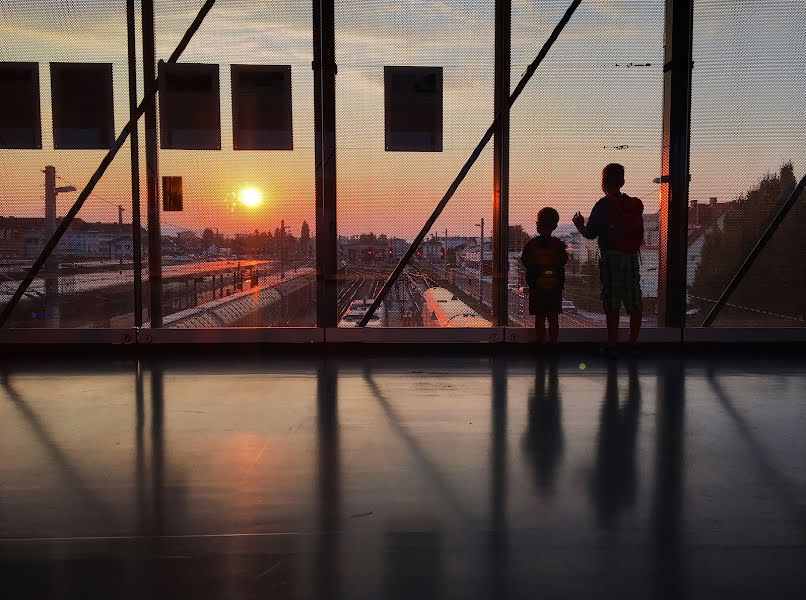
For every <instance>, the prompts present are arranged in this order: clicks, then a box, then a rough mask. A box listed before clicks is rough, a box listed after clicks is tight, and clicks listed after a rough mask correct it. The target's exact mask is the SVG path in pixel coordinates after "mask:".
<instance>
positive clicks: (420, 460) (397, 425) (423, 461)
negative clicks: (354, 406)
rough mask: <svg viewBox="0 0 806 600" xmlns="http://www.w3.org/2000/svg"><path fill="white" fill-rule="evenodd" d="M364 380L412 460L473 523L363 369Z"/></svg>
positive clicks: (448, 485) (464, 517)
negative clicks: (408, 451)
mask: <svg viewBox="0 0 806 600" xmlns="http://www.w3.org/2000/svg"><path fill="white" fill-rule="evenodd" d="M364 380H365V381H366V383H367V385H368V386H369V388H370V390H371V391H372V393H373V395H374V396H375V399H376V400H377V401H378V404H380V405H381V408H382V409H383V412H384V414H385V415H386V418H387V419H388V420H389V424H390V426H391V427H392V430H394V432H395V433H397V435H398V436H400V438H401V439H402V440H403V441H404V442H405V444H406V446H408V448H409V450H410V451H411V454H412V456H413V457H414V460H415V461H416V462H417V464H418V465H419V466H420V467H421V468H422V470H423V472H424V473H425V475H426V476H427V477H428V479H429V480H430V481H431V483H433V484H434V487H435V488H436V489H437V491H438V492H439V493H440V494H441V495H442V496H443V497H444V498H445V500H446V501H447V502H448V504H449V505H450V506H451V508H453V510H454V511H455V512H456V513H457V514H458V515H459V516H461V517H462V519H463V520H464V521H466V522H468V523H473V524H475V522H476V519H475V518H473V516H472V515H471V514H470V513H469V512H468V510H467V509H466V508H465V507H464V505H463V504H462V501H461V500H460V499H459V496H458V495H457V494H456V492H454V490H453V488H451V486H450V484H449V483H448V482H447V480H446V479H445V477H443V476H442V474H441V473H440V472H439V470H438V469H437V467H436V466H435V465H434V463H433V461H432V460H431V459H430V458H429V457H428V455H427V454H426V452H425V451H424V450H423V449H422V448H421V447H420V445H419V443H418V442H417V440H416V439H415V437H414V436H413V435H412V434H411V432H410V431H409V430H408V429H407V428H406V427H405V425H403V423H402V422H401V420H400V417H398V415H397V413H395V410H394V409H393V408H392V405H391V403H390V402H389V400H387V399H386V396H384V394H383V392H382V391H381V390H380V388H379V387H378V384H377V383H375V381H374V380H373V378H372V374H371V373H370V372H369V371H368V370H365V371H364Z"/></svg>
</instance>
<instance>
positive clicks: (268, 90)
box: [232, 65, 294, 150]
mask: <svg viewBox="0 0 806 600" xmlns="http://www.w3.org/2000/svg"><path fill="white" fill-rule="evenodd" d="M232 128H233V129H232V142H233V147H234V148H235V150H293V149H294V138H293V130H292V119H291V66H290V65H232Z"/></svg>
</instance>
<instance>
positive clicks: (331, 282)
mask: <svg viewBox="0 0 806 600" xmlns="http://www.w3.org/2000/svg"><path fill="white" fill-rule="evenodd" d="M312 2H313V23H312V42H313V57H314V61H313V63H312V68H313V70H314V74H315V76H314V130H315V138H316V139H315V142H316V147H315V165H314V168H315V174H316V233H317V249H316V255H317V267H318V269H317V320H316V322H317V326H316V327H299V328H275V327H266V328H221V329H192V330H191V329H170V328H159V327H155V328H153V329H152V328H146V329H140V328H138V327H134V328H123V329H24V328H17V329H2V330H0V344H3V345H6V344H11V345H13V344H43V343H49V344H143V345H147V344H181V343H233V342H234V343H269V344H272V343H277V344H306V343H307V344H310V343H333V344H340V343H343V344H354V343H372V344H377V343H384V344H386V343H388V344H409V343H418V344H419V343H428V344H431V343H437V344H438V343H469V344H515V345H518V344H525V343H527V344H528V343H530V342H532V341H533V340H534V329H532V328H523V327H509V326H507V318H508V315H507V307H508V303H507V292H508V290H507V269H508V248H507V233H508V227H509V219H508V192H509V173H508V169H509V130H510V124H509V114H508V110H507V109H508V100H509V97H510V89H509V88H510V81H509V77H510V61H511V34H510V19H511V0H496V2H495V21H496V23H495V25H496V26H495V31H496V38H495V90H494V94H495V96H494V98H495V112H496V114H498V112H502V113H503V116H502V119H501V121H500V122H499V123H498V125H497V127H496V130H495V132H494V138H493V144H494V165H493V168H494V186H493V213H494V220H493V226H494V229H493V238H494V240H493V247H494V265H495V266H494V270H495V273H494V285H495V286H496V287H495V290H496V293H495V294H494V298H493V302H494V304H495V306H494V318H495V326H494V327H492V328H489V329H436V328H384V329H373V328H361V329H343V328H338V327H336V323H337V314H336V311H337V306H336V305H337V302H336V298H337V268H338V262H337V261H338V235H337V229H336V202H337V198H336V174H337V173H336V143H335V132H336V111H335V101H336V94H335V78H336V73H337V68H336V63H335V1H334V0H312ZM212 3H213V2H211V1H209V0H208V3H207V4H208V5H212ZM129 4H131V5H133V0H129V2H127V5H129ZM142 4H143V69H144V72H145V73H146V81H149V82H153V81H155V77H149V76H148V75H149V73H151V74H153V75H155V73H154V71H155V70H156V61H155V41H154V29H153V26H154V25H153V18H154V15H153V4H154V2H153V0H143V3H142ZM127 8H128V6H127ZM207 8H208V9H209V6H208V7H207ZM127 16H129V15H127ZM665 18H666V21H665V42H666V45H665V59H666V64H665V69H664V71H665V77H664V104H663V115H662V116H663V152H662V157H661V168H662V170H661V173H662V178H661V201H662V202H661V240H662V242H661V244H662V256H661V259H662V260H661V261H660V273H659V294H658V295H659V323H660V325H661V326H660V327H658V328H653V329H645V330H644V331H643V332H642V340H643V341H644V342H646V343H648V344H671V343H679V342H681V341H683V342H692V343H703V342H706V343H707V342H716V343H741V342H760V343H764V342H781V341H783V342H806V329H796V328H792V329H789V328H786V329H783V328H711V329H687V328H686V327H685V281H686V271H685V270H686V262H687V261H686V251H687V245H686V229H687V210H688V180H689V176H688V167H689V145H690V134H691V131H690V130H691V118H690V114H691V68H692V39H693V0H666V12H665ZM197 24H198V23H197ZM197 24H196V25H197ZM191 29H193V26H192V27H191ZM191 35H192V33H191ZM187 41H189V39H187V40H184V45H186V42H187ZM178 52H181V50H180V49H178ZM131 60H135V64H136V58H135V57H134V49H133V48H130V61H131ZM131 75H132V73H130V76H131ZM135 88H136V86H135ZM135 88H132V89H135ZM135 91H136V89H135ZM148 91H149V90H145V92H146V97H148ZM131 100H134V97H133V96H132V98H131ZM144 104H145V107H142V106H141V107H139V110H142V112H141V113H140V114H143V113H145V119H144V120H145V129H146V151H145V154H146V170H147V175H148V189H147V192H148V208H149V210H148V217H149V231H148V233H149V242H150V244H149V245H150V249H151V250H152V252H151V253H150V256H149V259H150V260H149V262H150V265H149V266H150V268H149V280H150V283H151V286H150V291H151V302H150V308H151V311H152V319H151V320H152V322H155V321H154V317H153V315H154V312H155V311H156V315H157V320H156V323H157V324H159V323H160V321H161V319H160V317H161V312H162V311H161V294H160V291H159V288H160V283H161V281H160V270H161V260H160V257H159V254H160V253H159V250H160V247H159V246H160V244H159V206H158V202H157V200H158V195H157V194H156V192H157V188H156V178H157V169H158V164H157V154H158V148H157V147H156V146H157V143H156V142H157V137H156V119H155V117H156V105H155V102H151V103H148V102H145V103H144ZM130 108H131V109H132V112H131V114H132V116H133V117H134V116H136V113H137V111H138V107H137V106H136V102H135V103H134V104H132V106H131V107H130ZM133 121H135V123H136V121H137V119H136V118H134V119H133ZM133 130H134V131H136V130H137V128H136V125H135V126H134V127H133ZM134 158H135V157H133V159H134ZM133 163H134V160H133ZM132 172H133V173H135V172H136V167H135V165H134V164H133V167H132ZM152 188H153V189H152ZM152 194H154V195H153V201H152ZM138 195H139V193H137V194H135V193H133V196H138ZM133 213H134V211H133ZM138 248H139V246H138ZM154 250H156V252H154ZM155 263H156V264H155ZM141 293H142V290H141V289H140V288H138V289H136V290H135V298H136V299H137V298H138V296H140V295H141ZM138 324H139V323H138ZM602 336H603V329H594V328H590V329H564V330H562V331H561V338H560V339H561V341H562V342H564V343H594V342H598V341H600V340H601V339H602Z"/></svg>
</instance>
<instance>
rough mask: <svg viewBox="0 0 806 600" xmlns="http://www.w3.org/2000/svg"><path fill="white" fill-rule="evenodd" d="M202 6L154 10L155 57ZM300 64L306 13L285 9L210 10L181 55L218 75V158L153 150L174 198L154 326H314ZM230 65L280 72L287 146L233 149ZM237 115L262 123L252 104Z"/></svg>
mask: <svg viewBox="0 0 806 600" xmlns="http://www.w3.org/2000/svg"><path fill="white" fill-rule="evenodd" d="M202 4H203V3H202V2H201V0H179V1H176V2H158V3H156V23H157V56H158V58H162V59H166V58H167V57H168V56H169V55H170V54H171V52H173V50H174V48H175V47H176V44H177V43H178V42H179V39H180V38H181V36H182V35H183V34H184V32H185V30H186V29H187V27H188V26H189V24H190V23H191V22H192V20H193V19H194V18H195V16H196V14H197V12H198V10H199V8H200V7H201V6H202ZM312 60H313V52H312V37H311V3H310V2H296V1H292V0H283V1H279V2H257V3H256V2H248V1H246V0H219V1H218V2H216V3H215V5H214V6H213V8H212V10H211V11H210V12H209V14H208V15H207V17H206V19H205V20H204V23H203V24H202V26H201V28H200V29H199V31H198V32H197V33H196V35H195V36H194V37H193V40H192V41H191V43H190V45H189V46H188V48H187V50H185V52H184V54H183V55H182V59H181V62H182V63H200V64H212V65H218V75H219V92H220V119H221V150H220V151H218V150H161V151H160V174H161V175H172V176H181V177H182V178H183V190H184V210H183V211H182V212H170V213H162V232H161V233H162V258H163V291H162V300H163V311H164V319H163V320H164V325H165V327H181V328H197V327H246V326H267V327H268V326H313V325H314V324H315V320H316V315H315V273H314V240H313V239H312V238H313V235H315V223H314V217H315V210H314V207H315V203H314V196H315V191H314V152H313V145H314V142H313V138H314V135H313V71H312V70H311V61H312ZM232 65H266V66H269V65H279V66H285V67H287V66H289V65H290V76H291V87H292V100H291V102H292V107H291V114H292V115H293V145H290V144H288V143H284V144H283V146H282V147H283V148H284V149H272V150H234V144H233V106H232V90H233V87H232ZM237 70H238V69H237V68H236V72H237ZM283 72H284V73H285V72H287V70H284V71H283ZM261 73H263V72H256V71H252V72H251V78H249V81H247V82H246V83H249V82H253V83H254V82H255V81H256V78H257V79H260V76H261ZM269 75H270V74H269ZM269 75H266V74H265V73H263V78H262V80H261V81H262V82H263V83H264V84H266V85H269V84H272V82H273V80H272V79H271V77H269ZM261 81H257V83H261ZM241 84H242V85H240V86H236V87H237V88H238V90H239V93H244V94H249V93H250V92H249V89H248V88H246V87H245V86H244V85H243V84H244V82H241ZM263 100H265V98H264V99H263ZM238 106H239V111H240V112H239V119H240V120H239V122H241V123H244V124H246V125H247V126H249V125H248V124H249V123H251V124H253V125H254V124H255V123H262V122H264V121H265V120H264V119H261V118H259V116H253V115H250V114H248V111H249V110H257V109H258V107H259V106H263V105H262V104H261V98H259V97H257V95H256V94H252V96H251V97H247V98H245V99H243V101H242V102H241V103H240V104H239V105H238ZM281 110H282V111H283V112H284V113H285V114H287V111H288V107H287V106H283V107H281ZM245 111H247V112H245ZM188 122H190V121H188ZM191 124H192V123H191ZM184 126H187V124H185V125H184ZM255 126H256V125H255ZM258 133H259V131H258ZM255 134H256V133H255V131H252V132H251V135H253V137H254V135H255ZM193 135H194V132H193V131H189V132H188V131H185V137H186V140H190V141H192V140H193V139H195V138H193ZM188 136H190V137H188ZM264 137H265V135H264ZM286 137H287V136H286ZM253 145H254V144H253ZM263 145H264V146H265V145H266V144H263ZM276 145H277V144H275V146H276Z"/></svg>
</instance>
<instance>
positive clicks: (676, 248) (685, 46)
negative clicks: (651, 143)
mask: <svg viewBox="0 0 806 600" xmlns="http://www.w3.org/2000/svg"><path fill="white" fill-rule="evenodd" d="M693 19H694V0H666V37H665V53H664V67H663V71H664V77H663V140H662V156H661V186H660V223H659V225H660V232H659V233H660V247H659V252H660V261H659V263H658V264H659V269H658V324H659V325H661V326H665V327H679V328H681V329H682V328H683V327H685V323H686V322H685V315H686V266H687V264H686V254H687V250H688V242H687V239H688V185H689V146H690V141H691V70H692V64H693V63H692V37H693V36H692V31H693Z"/></svg>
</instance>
